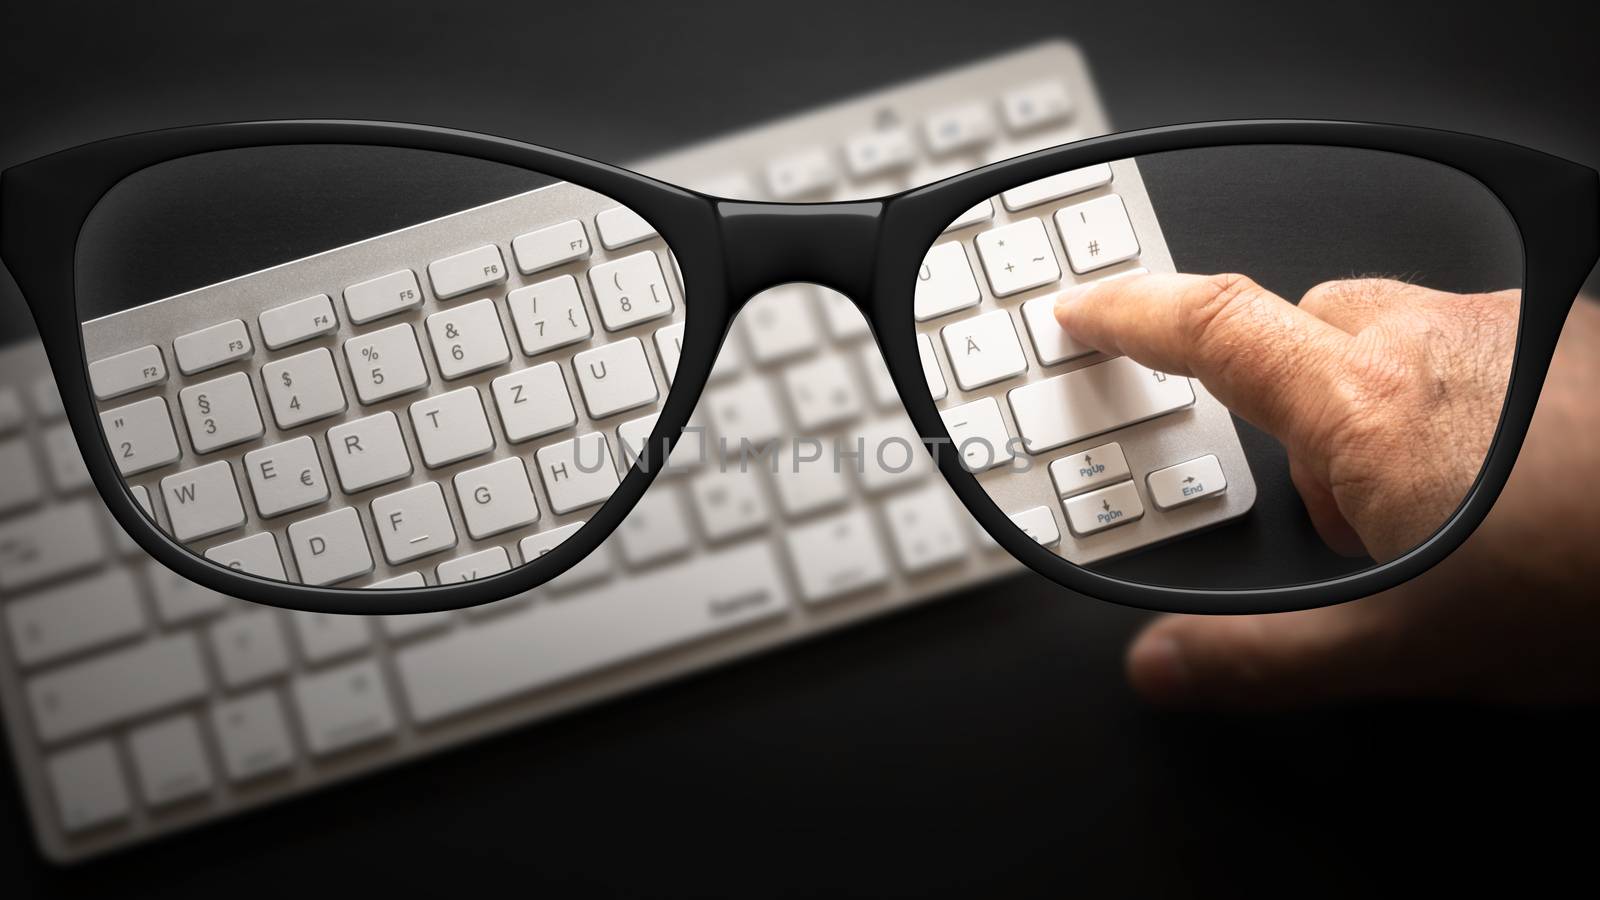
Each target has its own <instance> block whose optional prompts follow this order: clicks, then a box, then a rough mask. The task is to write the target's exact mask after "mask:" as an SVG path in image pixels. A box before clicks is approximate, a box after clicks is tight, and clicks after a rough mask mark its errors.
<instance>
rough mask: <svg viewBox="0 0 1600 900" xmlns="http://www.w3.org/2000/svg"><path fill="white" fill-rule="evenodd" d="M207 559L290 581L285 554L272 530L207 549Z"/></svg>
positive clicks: (255, 573) (230, 566)
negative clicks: (284, 562)
mask: <svg viewBox="0 0 1600 900" xmlns="http://www.w3.org/2000/svg"><path fill="white" fill-rule="evenodd" d="M206 559H209V560H211V561H212V562H214V563H217V564H218V565H223V566H227V567H228V568H230V569H237V570H238V571H240V572H245V573H248V574H250V575H258V576H260V577H262V578H272V579H275V580H277V581H288V580H289V576H288V575H287V574H286V573H285V572H284V570H283V554H281V553H280V552H279V551H278V539H277V538H276V537H274V536H273V535H272V533H271V532H266V531H262V532H258V533H256V534H252V535H250V536H249V537H244V538H240V539H239V540H237V541H229V542H228V543H226V544H218V545H217V546H215V547H212V548H211V549H209V550H207V551H206Z"/></svg>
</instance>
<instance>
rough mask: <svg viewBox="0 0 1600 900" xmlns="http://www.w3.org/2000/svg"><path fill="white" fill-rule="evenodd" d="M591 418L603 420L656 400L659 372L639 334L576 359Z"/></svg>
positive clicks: (574, 368)
mask: <svg viewBox="0 0 1600 900" xmlns="http://www.w3.org/2000/svg"><path fill="white" fill-rule="evenodd" d="M572 368H573V370H574V371H576V372H577V373H578V387H579V388H581V389H582V391H583V405H584V406H585V407H587V408H588V410H589V417H590V418H594V419H603V418H605V417H606V416H613V415H616V414H617V413H619V412H625V411H627V410H630V409H637V408H639V407H641V406H646V405H649V404H651V403H654V402H656V398H657V397H658V396H659V393H658V391H657V390H656V379H655V375H654V374H652V373H651V371H650V361H649V360H648V359H646V358H645V355H644V343H643V342H642V341H640V340H639V339H638V338H636V337H630V338H627V339H624V340H620V341H615V342H613V343H610V344H606V345H605V346H603V347H596V348H594V349H593V350H585V351H583V352H582V353H579V354H577V355H576V356H574V357H573V358H572Z"/></svg>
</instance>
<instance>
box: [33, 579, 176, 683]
mask: <svg viewBox="0 0 1600 900" xmlns="http://www.w3.org/2000/svg"><path fill="white" fill-rule="evenodd" d="M5 620H6V630H7V631H9V632H10V634H11V648H12V650H13V652H15V654H16V658H17V662H19V663H21V664H22V665H24V666H35V665H39V664H40V663H47V662H50V661H51V660H55V659H60V658H61V657H63V656H70V655H72V654H74V653H79V652H82V651H84V650H90V649H93V648H95V647H103V646H105V645H107V644H113V643H116V642H117V641H120V640H124V639H126V638H130V637H133V636H134V635H137V634H139V633H141V632H142V631H144V629H145V615H144V605H143V604H142V603H140V601H139V591H138V588H137V586H136V585H135V584H134V582H133V574H132V572H130V571H129V570H127V569H112V570H110V571H107V572H102V573H101V574H98V575H90V576H87V577H84V578H80V579H78V580H76V581H72V582H68V583H67V584H64V585H61V586H59V587H55V588H51V589H50V590H47V591H44V592H42V593H38V594H34V595H32V596H29V597H25V598H23V599H20V600H13V601H12V602H11V603H9V604H7V605H6V607H5Z"/></svg>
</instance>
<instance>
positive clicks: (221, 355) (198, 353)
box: [172, 319, 255, 375]
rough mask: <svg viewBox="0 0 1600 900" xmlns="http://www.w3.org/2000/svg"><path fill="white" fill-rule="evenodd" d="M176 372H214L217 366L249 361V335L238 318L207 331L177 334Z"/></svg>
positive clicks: (174, 351) (175, 341) (174, 344)
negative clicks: (210, 370)
mask: <svg viewBox="0 0 1600 900" xmlns="http://www.w3.org/2000/svg"><path fill="white" fill-rule="evenodd" d="M172 351H173V355H174V356H175V357H177V360H178V371H180V372H182V373H183V374H185V375H193V374H195V373H196V372H204V371H205V370H207V369H215V368H216V367H217V366H221V365H225V364H227V363H231V362H237V361H238V360H241V359H248V358H249V357H250V354H251V353H254V352H255V347H254V346H253V345H252V344H251V343H250V332H249V331H248V330H247V329H246V328H245V327H244V322H243V321H242V320H240V319H229V320H228V321H226V322H220V323H218V324H216V325H213V326H211V327H210V328H202V329H200V330H199V331H191V332H189V333H188V334H181V335H179V336H178V337H177V338H176V339H175V340H174V341H173V342H172Z"/></svg>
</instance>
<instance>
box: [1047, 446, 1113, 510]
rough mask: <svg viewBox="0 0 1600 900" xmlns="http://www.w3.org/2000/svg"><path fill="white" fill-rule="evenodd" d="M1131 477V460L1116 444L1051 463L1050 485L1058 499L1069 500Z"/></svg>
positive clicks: (1093, 448) (1091, 449)
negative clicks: (1129, 467)
mask: <svg viewBox="0 0 1600 900" xmlns="http://www.w3.org/2000/svg"><path fill="white" fill-rule="evenodd" d="M1127 477H1129V475H1128V459H1127V457H1125V456H1123V455H1122V445H1121V444H1118V443H1117V442H1115V441H1112V442H1111V443H1109V444H1101V445H1100V446H1098V447H1091V448H1089V449H1088V450H1085V451H1083V452H1082V453H1074V454H1072V455H1071V456H1063V457H1061V458H1060V459H1058V460H1055V461H1054V462H1052V463H1050V481H1051V482H1052V483H1054V484H1055V486H1056V495H1057V496H1060V497H1070V496H1072V495H1073V494H1081V493H1083V492H1084V491H1087V490H1092V489H1094V488H1097V487H1104V486H1106V485H1108V484H1112V483H1114V482H1118V481H1122V480H1123V479H1125V478H1127Z"/></svg>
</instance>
